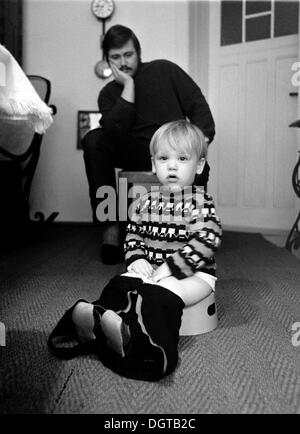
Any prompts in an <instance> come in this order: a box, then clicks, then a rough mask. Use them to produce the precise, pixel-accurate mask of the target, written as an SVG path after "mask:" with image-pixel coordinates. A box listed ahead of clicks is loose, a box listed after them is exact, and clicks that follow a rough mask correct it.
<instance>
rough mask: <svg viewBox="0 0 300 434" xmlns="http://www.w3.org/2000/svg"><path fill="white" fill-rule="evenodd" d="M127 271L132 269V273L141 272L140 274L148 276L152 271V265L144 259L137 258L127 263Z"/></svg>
mask: <svg viewBox="0 0 300 434" xmlns="http://www.w3.org/2000/svg"><path fill="white" fill-rule="evenodd" d="M127 271H133V272H134V273H137V274H142V276H145V277H148V278H149V277H151V275H152V273H153V267H152V265H151V264H149V262H148V261H146V259H137V260H136V261H134V262H132V264H130V265H129V267H128V268H127Z"/></svg>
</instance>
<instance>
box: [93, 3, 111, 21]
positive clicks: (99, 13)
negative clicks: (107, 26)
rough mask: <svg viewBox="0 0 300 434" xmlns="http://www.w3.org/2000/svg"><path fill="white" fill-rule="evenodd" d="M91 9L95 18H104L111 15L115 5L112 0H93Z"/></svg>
mask: <svg viewBox="0 0 300 434" xmlns="http://www.w3.org/2000/svg"><path fill="white" fill-rule="evenodd" d="M91 9H92V12H93V14H94V15H95V17H96V18H98V19H99V20H106V19H107V18H109V17H110V16H111V15H112V13H113V11H114V9H115V5H114V2H113V0H93V1H92V4H91Z"/></svg>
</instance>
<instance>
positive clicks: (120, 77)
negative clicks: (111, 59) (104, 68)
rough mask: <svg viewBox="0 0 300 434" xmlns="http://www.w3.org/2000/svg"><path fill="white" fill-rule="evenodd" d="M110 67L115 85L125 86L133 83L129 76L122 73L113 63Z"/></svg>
mask: <svg viewBox="0 0 300 434" xmlns="http://www.w3.org/2000/svg"><path fill="white" fill-rule="evenodd" d="M110 67H111V70H112V73H113V76H114V78H115V80H116V82H117V83H119V84H121V85H122V86H125V85H126V84H128V83H131V82H133V78H132V77H131V76H130V75H129V74H127V73H126V72H124V71H121V70H120V69H119V68H117V67H116V65H114V64H113V63H110Z"/></svg>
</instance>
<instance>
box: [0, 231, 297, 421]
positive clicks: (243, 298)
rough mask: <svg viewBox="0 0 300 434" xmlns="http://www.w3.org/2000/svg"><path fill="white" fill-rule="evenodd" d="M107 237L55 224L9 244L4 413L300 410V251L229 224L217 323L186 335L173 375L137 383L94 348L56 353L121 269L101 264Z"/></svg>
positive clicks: (1, 309)
mask: <svg viewBox="0 0 300 434" xmlns="http://www.w3.org/2000/svg"><path fill="white" fill-rule="evenodd" d="M98 240H99V234H98V232H97V230H96V229H95V228H94V227H92V226H62V225H57V224H56V225H53V227H52V228H49V230H48V232H47V233H45V234H44V235H43V236H42V237H40V238H39V239H38V240H36V241H35V243H34V244H33V245H31V246H27V247H24V248H19V249H15V250H11V251H7V252H5V253H2V254H1V256H0V264H1V265H0V273H1V274H0V279H1V280H0V321H2V322H4V323H5V325H6V331H7V334H6V346H5V347H0V413H2V414H3V413H13V414H18V413H47V414H48V413H68V414H70V413H85V414H86V413H101V414H104V413H105V414H116V413H122V414H127V413H128V414H142V413H146V414H183V413H186V414H206V413H212V414H220V413H221V414H226V413H235V414H240V413H246V414H257V413H270V414H276V413H288V414H295V413H300V346H293V344H292V335H293V333H294V332H293V331H292V324H293V323H295V322H300V261H299V260H298V259H297V258H295V257H294V256H292V255H291V254H290V253H289V252H287V251H286V250H284V249H281V248H278V247H275V246H274V245H272V244H271V243H269V242H267V241H266V240H264V239H263V238H262V237H261V236H260V235H259V234H244V233H234V232H225V234H224V239H223V244H222V247H221V250H220V251H219V253H218V256H217V261H218V274H219V281H218V284H217V291H216V297H217V308H218V316H219V327H218V328H217V329H216V330H214V331H213V332H210V333H207V334H205V335H201V336H193V337H182V338H180V348H179V349H180V362H179V365H178V367H177V369H176V371H175V372H174V373H173V374H172V375H171V376H169V377H167V378H165V379H164V380H162V381H160V382H158V383H148V382H142V381H134V380H130V379H126V378H122V377H119V376H118V375H116V374H114V373H113V372H111V371H110V370H108V369H107V368H105V367H103V366H102V364H101V363H100V362H99V361H98V360H97V358H96V357H91V356H82V357H80V358H77V359H74V360H70V361H62V360H57V359H56V358H55V357H53V356H52V355H51V354H49V352H48V349H47V345H46V340H47V337H48V335H49V333H50V331H51V330H52V328H53V327H54V325H55V324H56V322H57V321H58V320H59V318H60V317H61V315H62V314H63V312H64V311H65V310H66V309H67V308H68V307H69V306H70V305H71V304H72V303H73V302H74V301H75V300H76V299H78V298H80V297H84V298H87V299H90V300H94V299H95V298H97V297H98V295H99V292H100V291H101V289H102V287H103V286H104V284H105V283H106V282H107V281H108V280H109V279H110V278H111V277H112V276H114V275H115V274H117V273H120V272H122V271H123V265H118V266H104V265H103V264H102V263H101V262H100V260H99V250H98V248H99V247H98ZM294 338H295V336H294ZM298 340H299V344H300V336H299V339H298ZM295 342H296V344H297V340H295Z"/></svg>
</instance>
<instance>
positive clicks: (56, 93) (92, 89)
mask: <svg viewBox="0 0 300 434" xmlns="http://www.w3.org/2000/svg"><path fill="white" fill-rule="evenodd" d="M90 3H91V2H90V0H25V8H24V9H25V16H24V57H25V63H24V70H25V72H26V73H27V74H40V75H44V76H45V77H48V78H49V79H50V80H51V82H52V86H53V89H52V96H51V103H53V104H55V105H56V106H57V109H58V112H57V114H56V116H55V118H54V120H55V121H54V124H53V125H52V126H51V127H50V129H49V130H48V131H47V134H46V136H45V137H44V140H43V144H42V149H41V157H40V161H39V165H38V169H37V172H36V176H35V178H34V182H33V187H32V195H31V209H32V215H33V214H34V213H35V212H36V211H42V212H43V213H45V215H46V217H47V216H48V215H49V214H50V213H51V212H53V211H57V212H59V216H58V219H57V220H58V221H90V220H91V211H90V205H89V199H88V185H87V181H86V176H85V169H84V164H83V159H82V151H79V150H77V149H76V140H77V130H76V128H77V111H78V110H94V109H97V102H96V101H97V96H98V92H99V90H100V89H101V87H102V86H103V85H104V84H105V82H104V81H101V80H99V79H98V78H97V77H96V76H95V74H94V71H93V68H94V65H95V63H96V62H97V60H99V59H100V58H101V56H102V54H101V53H100V51H99V36H100V34H101V30H102V27H101V24H100V23H99V22H97V20H96V19H95V18H94V16H93V15H92V14H91V11H90ZM115 4H116V9H115V13H114V15H113V17H112V18H111V20H110V21H108V22H107V24H106V26H107V28H108V27H110V26H111V25H113V24H124V25H126V26H129V27H131V28H132V29H133V30H134V31H135V33H136V34H137V36H138V38H139V39H140V42H141V46H142V58H143V60H144V61H148V60H152V59H155V58H167V59H169V60H172V61H174V62H176V63H178V64H179V65H180V66H181V67H182V68H183V69H185V70H186V71H187V72H189V69H190V68H189V67H190V66H191V68H192V69H193V62H191V56H190V54H189V39H190V37H191V36H190V32H189V14H190V12H191V11H190V8H189V2H188V1H187V0H182V1H172V0H169V1H168V0H164V1H155V0H150V1H142V0H135V1H124V0H116V1H115ZM195 70H196V69H195V65H194V69H193V70H192V71H191V73H193V72H194V73H195Z"/></svg>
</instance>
